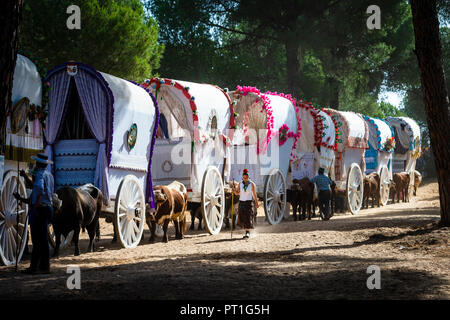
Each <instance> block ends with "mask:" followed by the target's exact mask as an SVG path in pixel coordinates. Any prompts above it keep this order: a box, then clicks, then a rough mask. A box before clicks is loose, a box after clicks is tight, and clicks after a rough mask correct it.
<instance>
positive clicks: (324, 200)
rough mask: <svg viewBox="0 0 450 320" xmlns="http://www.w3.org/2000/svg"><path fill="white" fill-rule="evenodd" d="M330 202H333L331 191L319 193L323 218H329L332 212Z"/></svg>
mask: <svg viewBox="0 0 450 320" xmlns="http://www.w3.org/2000/svg"><path fill="white" fill-rule="evenodd" d="M330 200H331V192H330V190H320V191H319V209H320V211H321V212H322V213H323V216H324V217H325V218H327V217H328V214H329V211H330Z"/></svg>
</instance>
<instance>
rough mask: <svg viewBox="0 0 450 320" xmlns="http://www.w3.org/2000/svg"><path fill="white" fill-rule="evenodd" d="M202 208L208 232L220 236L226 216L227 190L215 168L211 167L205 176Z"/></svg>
mask: <svg viewBox="0 0 450 320" xmlns="http://www.w3.org/2000/svg"><path fill="white" fill-rule="evenodd" d="M201 208H202V215H203V221H204V222H205V226H206V230H208V232H209V233H210V234H212V235H214V234H218V233H219V232H220V229H222V223H223V218H224V216H225V190H224V188H223V182H222V177H221V176H220V172H219V170H217V168H216V167H214V166H209V167H208V168H207V169H206V171H205V174H204V175H203V181H202V205H201Z"/></svg>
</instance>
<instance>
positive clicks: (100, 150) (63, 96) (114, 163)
mask: <svg viewBox="0 0 450 320" xmlns="http://www.w3.org/2000/svg"><path fill="white" fill-rule="evenodd" d="M71 80H73V81H74V83H75V86H76V90H77V93H78V97H79V99H80V102H81V107H82V112H83V114H84V116H85V119H86V122H87V125H88V127H89V129H90V132H91V134H92V135H93V137H94V139H87V140H86V139H85V140H62V141H59V136H58V133H59V131H60V126H61V125H62V123H63V121H64V117H65V114H66V113H67V110H66V109H67V103H66V100H67V99H68V92H69V87H70V83H71ZM46 81H49V82H50V86H51V88H52V90H51V91H50V96H49V108H48V109H49V117H48V120H47V126H46V130H45V138H46V142H47V145H46V149H45V150H46V152H47V154H48V155H49V158H50V159H53V158H54V154H53V151H54V149H55V146H58V150H59V151H58V152H59V154H70V155H72V156H82V155H83V154H86V150H87V149H92V148H95V149H94V152H93V155H94V161H95V163H94V168H95V175H94V181H93V184H94V185H96V186H97V187H98V188H100V189H101V190H102V192H103V193H104V195H105V198H106V200H107V199H109V198H110V197H114V196H115V194H116V192H117V188H118V184H119V182H120V181H121V179H122V178H123V177H124V176H125V175H126V174H127V172H128V171H135V172H138V176H139V177H138V178H139V179H140V180H141V183H142V186H143V188H144V189H145V190H146V199H147V200H149V199H152V187H151V181H152V180H151V172H150V163H151V153H152V150H153V144H154V136H155V135H156V125H155V124H156V121H155V120H156V118H157V112H158V111H157V106H156V103H155V101H154V98H153V97H152V96H151V94H150V93H149V92H146V90H145V89H143V88H141V87H140V86H139V85H138V84H134V83H132V82H130V81H127V80H124V79H120V78H118V77H115V76H112V75H109V74H106V73H102V72H99V71H97V70H96V69H94V68H92V67H90V66H88V65H85V64H82V63H79V62H68V63H65V64H62V65H59V66H57V67H55V68H54V69H53V70H51V71H50V72H49V74H48V76H47V79H46ZM130 132H136V140H135V142H132V143H130V140H129V139H128V138H129V137H130ZM85 149H86V150H85ZM95 150H96V151H95ZM95 159H96V160H95ZM68 161H70V160H68ZM72 162H73V161H72ZM81 165H82V163H81V162H80V163H79V166H81ZM55 166H56V163H55ZM66 167H67V171H71V170H72V171H74V170H76V169H77V164H76V163H70V164H68V165H66ZM49 169H50V170H52V168H49ZM64 169H65V167H64V168H63V170H64ZM80 169H83V168H80ZM62 176H63V175H62ZM55 183H56V184H57V183H58V182H57V181H56V182H55Z"/></svg>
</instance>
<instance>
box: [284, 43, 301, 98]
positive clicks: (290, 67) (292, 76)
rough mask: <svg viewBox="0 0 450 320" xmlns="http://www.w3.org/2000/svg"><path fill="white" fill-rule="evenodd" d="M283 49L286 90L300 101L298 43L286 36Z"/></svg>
mask: <svg viewBox="0 0 450 320" xmlns="http://www.w3.org/2000/svg"><path fill="white" fill-rule="evenodd" d="M285 48H286V72H287V79H288V90H289V93H290V94H292V96H293V97H295V98H296V99H300V72H299V61H298V49H299V43H298V40H297V38H296V37H290V36H288V37H287V38H286V41H285Z"/></svg>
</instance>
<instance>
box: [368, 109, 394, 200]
mask: <svg viewBox="0 0 450 320" xmlns="http://www.w3.org/2000/svg"><path fill="white" fill-rule="evenodd" d="M363 118H364V120H365V121H366V123H367V126H368V128H369V149H367V150H366V152H365V154H364V158H365V162H366V171H365V173H366V174H369V173H372V172H376V173H378V174H379V176H380V199H381V203H382V204H383V205H386V203H387V202H388V200H389V186H390V181H391V180H392V154H393V152H394V148H395V137H394V130H393V128H392V127H391V126H390V125H389V123H388V122H387V121H386V120H382V119H378V118H371V117H368V116H364V115H363Z"/></svg>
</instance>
